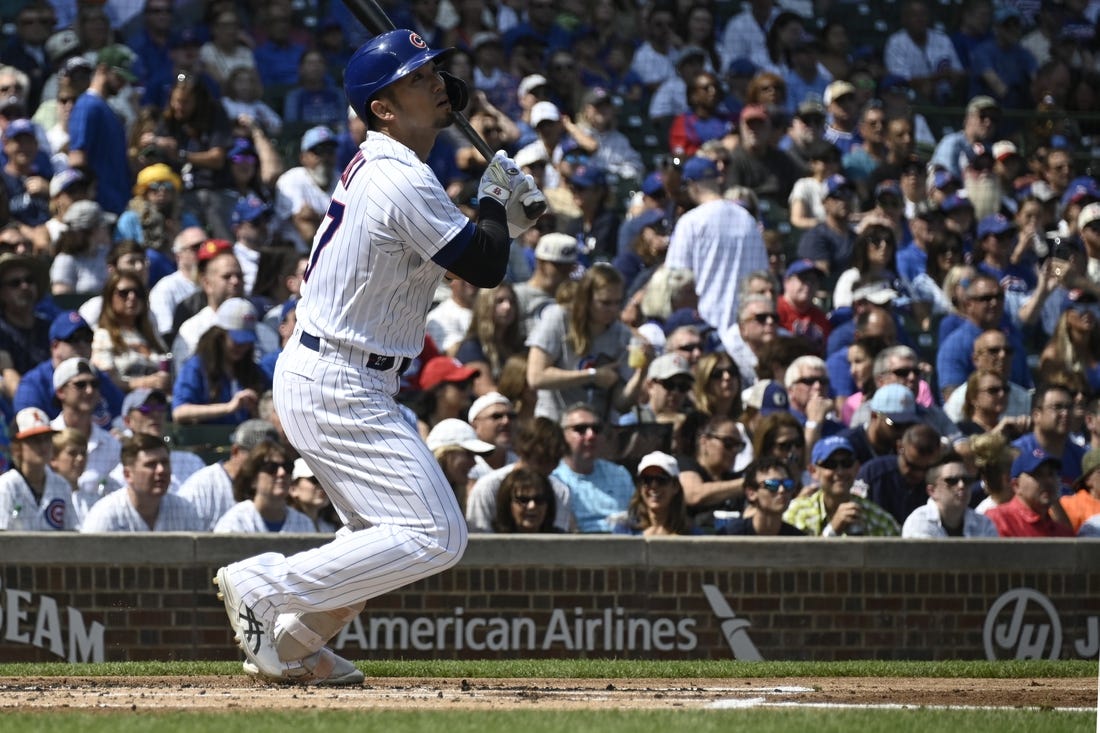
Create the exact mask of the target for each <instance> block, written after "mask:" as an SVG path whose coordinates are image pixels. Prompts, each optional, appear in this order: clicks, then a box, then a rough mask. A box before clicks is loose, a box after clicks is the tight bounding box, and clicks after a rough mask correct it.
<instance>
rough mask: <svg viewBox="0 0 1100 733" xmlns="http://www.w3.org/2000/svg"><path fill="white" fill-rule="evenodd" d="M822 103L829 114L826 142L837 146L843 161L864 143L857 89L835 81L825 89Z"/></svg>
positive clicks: (849, 84) (844, 82)
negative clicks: (860, 132)
mask: <svg viewBox="0 0 1100 733" xmlns="http://www.w3.org/2000/svg"><path fill="white" fill-rule="evenodd" d="M822 102H823V103H824V104H825V110H826V111H827V112H828V122H827V124H826V125H825V136H824V139H825V142H828V143H832V144H833V145H835V146H836V149H837V150H839V151H840V154H841V157H842V159H843V157H844V156H847V155H848V154H849V153H851V152H852V149H853V148H854V147H855V146H856V145H857V144H858V143H860V142H862V138H861V137H860V134H859V129H858V125H859V100H858V99H857V98H856V88H855V86H854V85H853V84H852V83H851V82H847V81H843V80H841V81H834V82H833V83H831V84H830V85H829V86H827V87H825V94H824V95H823V96H822Z"/></svg>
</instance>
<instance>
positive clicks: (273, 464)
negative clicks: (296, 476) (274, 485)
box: [259, 461, 294, 476]
mask: <svg viewBox="0 0 1100 733" xmlns="http://www.w3.org/2000/svg"><path fill="white" fill-rule="evenodd" d="M280 468H281V469H283V471H285V472H286V473H290V472H291V471H293V470H294V462H293V461H285V462H283V463H279V462H278V461H264V462H263V463H261V464H260V468H259V471H260V473H269V474H271V475H272V476H274V475H275V474H277V473H278V472H279V469H280Z"/></svg>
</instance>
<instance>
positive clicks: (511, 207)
mask: <svg viewBox="0 0 1100 733" xmlns="http://www.w3.org/2000/svg"><path fill="white" fill-rule="evenodd" d="M504 211H505V214H506V215H507V217H508V236H509V237H511V238H512V239H515V238H516V237H518V236H520V235H521V234H523V233H524V232H525V231H527V230H528V229H530V228H531V227H533V226H534V225H535V222H536V221H538V217H537V216H536V217H535V218H533V219H532V218H529V217H528V216H527V212H528V211H539V212H543V211H546V196H544V195H543V193H542V191H540V190H539V189H538V187H537V186H536V185H535V179H534V178H532V177H531V176H530V175H526V176H524V177H523V182H522V183H520V185H519V186H518V187H517V188H516V189H515V190H514V191H512V196H511V198H509V199H508V203H507V204H506V205H505V207H504Z"/></svg>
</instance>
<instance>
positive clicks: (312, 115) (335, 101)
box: [260, 49, 358, 170]
mask: <svg viewBox="0 0 1100 733" xmlns="http://www.w3.org/2000/svg"><path fill="white" fill-rule="evenodd" d="M260 69H261V74H262V70H263V67H262V66H261V67H260ZM328 69H329V67H328V65H327V64H326V62H325V57H324V54H322V53H321V51H319V50H316V49H313V50H309V51H305V52H304V53H302V54H301V57H300V60H299V61H298V70H297V75H298V79H297V81H296V82H295V83H294V84H291V85H290V86H289V89H288V91H287V93H286V98H285V99H284V101H283V122H284V123H286V124H287V125H298V124H301V125H310V126H317V125H324V126H325V127H329V128H332V129H340V128H342V127H343V126H344V121H345V114H346V107H345V104H346V102H345V100H344V95H343V93H342V92H341V91H340V90H339V89H337V87H336V85H335V84H333V82H332V79H331V78H330V77H329V73H328ZM357 119H358V118H357ZM299 129H300V128H299ZM342 169H343V167H342V166H341V170H342Z"/></svg>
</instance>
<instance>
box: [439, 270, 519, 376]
mask: <svg viewBox="0 0 1100 733" xmlns="http://www.w3.org/2000/svg"><path fill="white" fill-rule="evenodd" d="M472 310H473V317H472V318H471V319H470V328H469V329H467V331H466V338H465V339H464V340H463V341H462V343H461V344H459V346H458V351H457V352H456V353H455V358H456V359H458V360H459V361H460V362H462V363H463V364H464V365H466V366H468V367H472V368H474V369H477V370H478V372H479V374H478V376H477V378H476V379H474V394H475V395H477V396H479V397H480V396H481V395H483V394H488V393H489V392H495V391H496V390H497V381H498V380H499V379H500V375H501V371H502V370H503V369H504V363H505V362H506V361H507V360H508V358H509V357H511V356H513V355H515V354H520V353H524V354H525V353H526V351H527V350H526V347H525V346H524V336H525V334H524V332H523V320H522V319H521V318H520V310H519V302H518V301H517V300H516V291H515V290H514V289H513V288H512V286H511V284H509V283H501V284H500V285H498V286H496V287H495V288H482V289H481V290H479V291H478V293H477V296H476V297H475V298H474V307H473V309H472Z"/></svg>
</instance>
